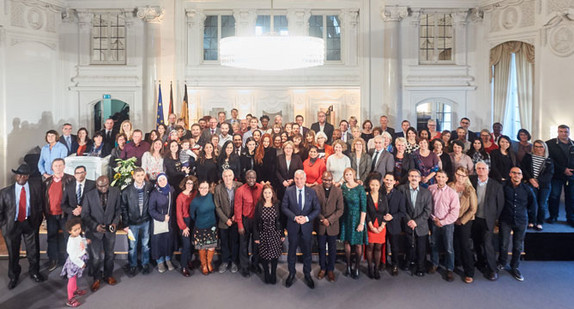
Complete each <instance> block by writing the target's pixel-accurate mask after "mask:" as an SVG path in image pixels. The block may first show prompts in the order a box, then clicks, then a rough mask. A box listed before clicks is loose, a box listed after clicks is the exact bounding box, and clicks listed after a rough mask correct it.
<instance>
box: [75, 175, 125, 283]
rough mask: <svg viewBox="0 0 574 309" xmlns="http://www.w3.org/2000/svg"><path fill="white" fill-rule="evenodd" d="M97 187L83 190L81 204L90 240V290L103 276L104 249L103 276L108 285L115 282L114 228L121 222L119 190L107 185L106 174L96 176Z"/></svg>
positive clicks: (108, 182)
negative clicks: (102, 254)
mask: <svg viewBox="0 0 574 309" xmlns="http://www.w3.org/2000/svg"><path fill="white" fill-rule="evenodd" d="M96 189H97V190H92V191H90V192H87V193H86V196H85V197H84V201H83V202H84V205H83V207H82V220H83V222H84V224H85V225H86V237H87V238H88V239H90V240H91V241H92V243H91V245H90V262H91V266H92V268H91V270H92V274H93V276H94V283H93V284H92V291H93V292H95V291H97V290H98V289H99V288H100V282H101V280H102V271H101V264H102V257H101V253H102V251H103V252H104V261H103V262H104V274H103V279H104V280H105V281H106V282H107V283H108V284H109V285H115V284H116V279H114V277H112V272H113V270H114V245H115V243H116V228H117V226H118V223H119V222H120V213H121V210H120V200H121V195H120V190H118V189H117V188H114V187H110V181H109V179H108V177H107V176H100V177H98V179H97V180H96Z"/></svg>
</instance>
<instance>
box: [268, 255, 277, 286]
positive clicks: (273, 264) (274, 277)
mask: <svg viewBox="0 0 574 309" xmlns="http://www.w3.org/2000/svg"><path fill="white" fill-rule="evenodd" d="M269 283H271V284H276V283H277V259H274V260H271V276H270V278H269Z"/></svg>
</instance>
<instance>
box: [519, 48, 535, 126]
mask: <svg viewBox="0 0 574 309" xmlns="http://www.w3.org/2000/svg"><path fill="white" fill-rule="evenodd" d="M533 58H534V46H532V45H530V44H526V43H523V45H522V48H521V49H520V51H519V52H518V53H516V82H517V88H518V106H519V108H520V124H521V126H522V127H523V128H525V129H527V130H529V131H530V130H532V105H533V100H532V88H533V87H534V59H533Z"/></svg>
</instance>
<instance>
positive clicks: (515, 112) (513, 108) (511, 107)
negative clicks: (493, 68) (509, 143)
mask: <svg viewBox="0 0 574 309" xmlns="http://www.w3.org/2000/svg"><path fill="white" fill-rule="evenodd" d="M506 100H507V102H506V110H505V111H504V120H503V121H504V122H503V124H504V126H503V134H504V135H507V136H509V137H510V138H512V139H515V137H516V135H517V134H518V130H520V128H522V126H521V124H520V108H519V105H518V82H517V73H516V54H515V53H512V55H511V58H510V75H509V76H508V95H507V97H506Z"/></svg>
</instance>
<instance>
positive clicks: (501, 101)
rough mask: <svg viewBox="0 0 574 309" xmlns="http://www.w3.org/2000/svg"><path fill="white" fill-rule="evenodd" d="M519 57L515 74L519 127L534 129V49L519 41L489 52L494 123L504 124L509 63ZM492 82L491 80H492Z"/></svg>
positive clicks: (499, 46) (496, 47)
mask: <svg viewBox="0 0 574 309" xmlns="http://www.w3.org/2000/svg"><path fill="white" fill-rule="evenodd" d="M513 53H515V54H516V71H517V84H518V98H519V99H518V100H519V107H520V123H521V126H522V127H523V128H526V129H528V130H530V129H531V128H532V100H533V98H532V88H533V87H534V85H533V83H534V46H532V45H530V44H527V43H522V42H518V41H511V42H506V43H502V44H500V45H497V46H495V47H494V48H492V49H491V50H490V67H491V68H492V66H494V72H492V71H491V74H492V75H491V78H494V84H493V101H494V102H493V105H494V111H493V116H494V121H495V122H503V120H504V114H505V111H506V104H507V101H508V81H509V78H510V61H511V59H512V54H513ZM491 82H492V79H491Z"/></svg>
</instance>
